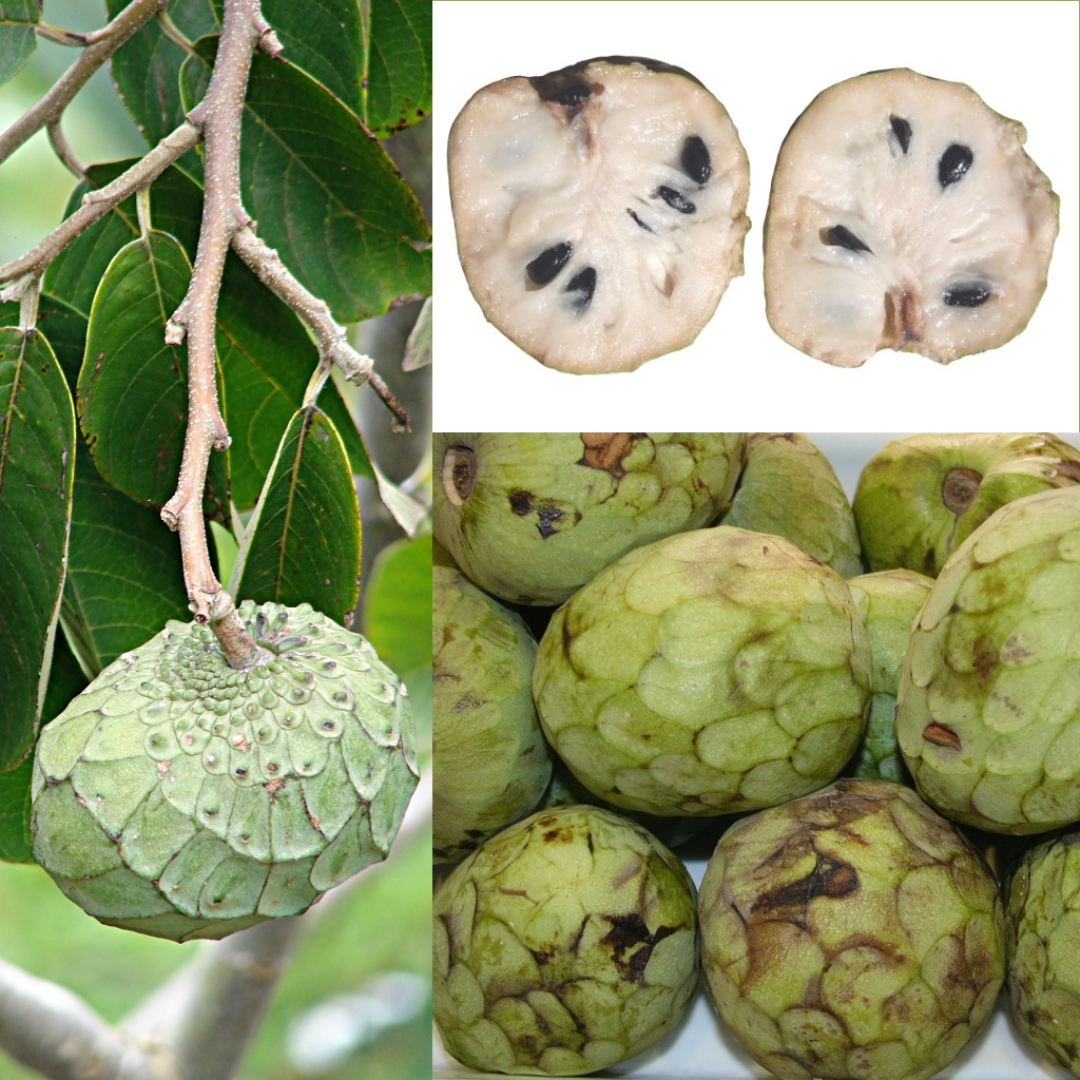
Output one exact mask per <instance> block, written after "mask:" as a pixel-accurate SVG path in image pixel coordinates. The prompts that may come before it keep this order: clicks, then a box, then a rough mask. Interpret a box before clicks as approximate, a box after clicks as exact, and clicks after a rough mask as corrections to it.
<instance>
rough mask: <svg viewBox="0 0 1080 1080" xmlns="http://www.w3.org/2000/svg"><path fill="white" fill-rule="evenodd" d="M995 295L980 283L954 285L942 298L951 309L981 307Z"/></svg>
mask: <svg viewBox="0 0 1080 1080" xmlns="http://www.w3.org/2000/svg"><path fill="white" fill-rule="evenodd" d="M992 295H993V294H992V293H991V291H990V289H989V287H987V286H986V285H981V284H979V283H978V282H971V283H965V284H963V285H954V286H953V287H952V288H951V289H946V290H945V295H944V296H943V297H942V298H941V299H942V300H944V301H945V303H946V304H948V305H949V307H981V306H982V305H983V304H985V303H986V301H987V300H989V299H990V297H991V296H992Z"/></svg>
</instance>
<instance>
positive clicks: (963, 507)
mask: <svg viewBox="0 0 1080 1080" xmlns="http://www.w3.org/2000/svg"><path fill="white" fill-rule="evenodd" d="M981 483H982V473H977V472H976V471H975V470H974V469H964V468H958V469H950V470H949V471H948V472H947V473H946V474H945V479H944V480H942V482H941V501H942V502H943V503H944V504H945V506H946V507H948V509H949V510H950V511H951V512H952V513H954V514H956V515H957V516H959V515H960V514H963V513H964V512H965V511H967V510H969V509H970V508H971V504H972V503H974V502H975V500H976V499H977V498H978V497H979V485H980V484H981Z"/></svg>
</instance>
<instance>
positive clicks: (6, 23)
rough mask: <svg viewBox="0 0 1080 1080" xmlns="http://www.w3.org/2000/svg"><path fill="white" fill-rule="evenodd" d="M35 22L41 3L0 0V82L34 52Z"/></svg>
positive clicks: (20, 67) (17, 69) (14, 71)
mask: <svg viewBox="0 0 1080 1080" xmlns="http://www.w3.org/2000/svg"><path fill="white" fill-rule="evenodd" d="M39 22H41V4H40V3H38V2H37V0H0V86H3V84H4V83H6V82H7V81H8V79H10V78H12V77H13V76H15V75H17V74H18V73H19V71H20V70H22V66H23V64H25V63H26V61H27V60H29V59H30V57H31V56H33V55H34V50H35V49H36V48H37V34H36V33H35V32H34V24H35V23H39Z"/></svg>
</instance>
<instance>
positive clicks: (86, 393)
mask: <svg viewBox="0 0 1080 1080" xmlns="http://www.w3.org/2000/svg"><path fill="white" fill-rule="evenodd" d="M190 277H191V266H190V264H189V263H188V259H187V255H186V254H185V253H184V249H183V248H182V247H181V246H180V244H179V243H177V241H176V240H174V239H173V238H172V237H171V236H169V235H167V234H166V233H160V232H154V231H151V232H150V234H149V235H148V236H147V238H146V240H141V239H140V240H133V241H132V242H131V243H130V244H127V245H126V246H125V247H123V248H121V249H120V251H119V252H118V253H117V254H116V256H115V257H114V258H113V260H112V262H111V263H109V268H108V269H107V270H106V271H105V276H104V277H103V278H102V279H101V284H100V285H99V286H98V290H97V294H96V295H95V297H94V304H93V308H92V309H91V312H90V326H89V328H88V330H87V334H86V357H85V359H84V361H83V367H82V371H81V372H80V374H79V420H80V424H81V426H82V430H83V434H84V435H85V436H86V441H87V444H88V445H89V447H90V451H91V453H92V454H93V455H94V463H95V464H96V465H97V468H98V471H99V472H100V473H101V475H102V476H103V477H104V478H105V479H106V480H107V481H108V482H109V483H110V484H112V485H113V487H117V488H119V489H120V490H121V491H123V492H124V493H125V494H127V495H130V496H131V497H132V498H133V499H135V500H136V501H137V502H142V503H150V504H152V505H156V506H162V505H164V504H165V503H166V502H167V501H168V500H169V498H170V497H171V496H172V493H173V491H174V490H175V488H176V478H177V476H178V475H179V472H180V458H181V454H182V451H183V443H184V431H185V428H186V424H187V408H188V405H187V350H186V349H185V348H183V347H182V346H177V345H166V344H165V323H166V321H167V320H168V318H169V316H170V315H171V314H172V313H173V312H174V311H175V310H176V309H177V307H179V306H180V303H181V301H182V300H183V299H184V294H185V292H186V291H187V286H188V281H189V279H190Z"/></svg>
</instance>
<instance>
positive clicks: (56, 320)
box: [0, 293, 86, 393]
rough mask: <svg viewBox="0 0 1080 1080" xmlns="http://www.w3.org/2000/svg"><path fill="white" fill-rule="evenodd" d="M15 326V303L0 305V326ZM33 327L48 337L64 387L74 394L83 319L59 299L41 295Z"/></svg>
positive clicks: (83, 344)
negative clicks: (57, 361) (63, 380)
mask: <svg viewBox="0 0 1080 1080" xmlns="http://www.w3.org/2000/svg"><path fill="white" fill-rule="evenodd" d="M18 325H19V305H18V303H12V304H0V326H18ZM37 328H38V329H39V330H40V331H41V332H42V333H43V334H44V335H45V336H46V337H47V338H48V340H49V344H50V345H51V346H52V350H53V352H54V353H55V354H56V359H57V360H59V361H60V367H61V369H62V370H63V372H64V377H65V378H66V379H67V384H68V388H69V389H70V390H71V392H72V393H74V392H75V384H76V382H77V381H78V378H79V368H80V367H81V366H82V359H83V350H84V349H85V347H86V316H85V315H84V314H83V313H82V312H81V311H76V310H75V309H74V308H73V307H71V305H70V304H65V303H64V301H63V300H60V299H59V298H57V297H55V296H50V295H49V294H48V293H42V294H41V295H40V296H39V297H38V314H37Z"/></svg>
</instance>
